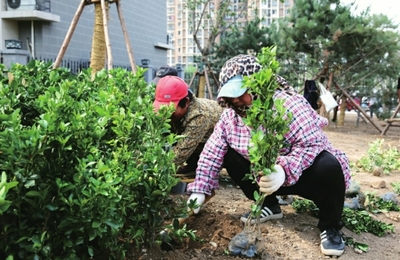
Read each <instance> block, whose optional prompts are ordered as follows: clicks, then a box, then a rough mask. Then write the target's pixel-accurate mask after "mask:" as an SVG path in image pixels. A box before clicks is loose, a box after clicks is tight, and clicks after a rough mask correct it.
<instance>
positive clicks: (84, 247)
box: [0, 61, 178, 259]
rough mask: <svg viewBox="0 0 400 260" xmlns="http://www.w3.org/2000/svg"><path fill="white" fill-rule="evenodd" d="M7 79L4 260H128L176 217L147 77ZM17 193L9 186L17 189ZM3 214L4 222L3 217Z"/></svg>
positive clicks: (51, 73) (114, 73) (16, 75)
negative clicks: (8, 259) (127, 256)
mask: <svg viewBox="0 0 400 260" xmlns="http://www.w3.org/2000/svg"><path fill="white" fill-rule="evenodd" d="M1 69H2V70H3V71H5V73H4V75H2V76H0V96H1V97H2V98H1V100H0V172H4V173H6V175H7V176H8V178H7V180H8V181H9V182H10V183H11V182H12V183H14V184H15V183H16V182H18V184H17V185H16V186H15V187H12V188H10V189H9V190H8V192H7V200H8V201H10V202H11V205H10V206H9V208H8V209H7V210H6V211H5V212H3V214H2V215H0V259H5V258H6V257H9V256H13V257H14V259H89V258H92V257H93V258H94V259H101V258H106V259H109V258H113V259H123V258H124V257H125V254H126V252H127V250H128V248H129V246H132V245H135V246H138V245H141V244H148V245H153V244H154V243H155V242H157V239H159V238H158V237H157V234H158V232H159V231H160V230H161V228H162V226H163V222H164V219H165V218H168V217H169V216H170V215H171V214H173V213H174V211H173V209H172V203H171V198H170V196H169V193H170V190H171V187H172V186H173V185H175V184H176V183H177V182H178V180H177V179H176V178H175V177H173V173H174V172H175V166H174V165H173V164H172V163H171V162H172V159H173V156H174V155H173V153H172V152H169V151H168V149H166V147H168V146H170V145H171V144H172V143H173V142H175V141H176V139H177V137H176V136H174V135H172V134H170V133H169V129H170V125H169V119H168V118H169V115H170V113H171V111H170V110H169V109H165V110H163V111H161V112H160V113H159V114H155V113H154V112H153V108H152V101H153V95H154V94H153V93H154V86H153V85H147V84H146V82H145V81H144V79H143V72H144V71H143V70H142V69H140V68H138V70H139V71H138V73H137V75H135V76H134V75H133V74H132V73H131V72H129V71H125V70H123V69H115V70H110V71H108V72H107V71H100V72H98V73H97V74H96V77H95V79H94V80H91V75H90V70H86V71H83V72H81V73H80V74H78V75H72V74H71V73H70V72H69V71H68V70H66V69H63V68H59V69H52V67H51V64H49V63H40V62H38V61H32V62H31V63H29V64H28V65H26V66H23V65H18V64H17V65H13V67H11V68H10V69H9V70H6V68H5V67H1ZM10 187H11V186H10ZM0 213H1V212H0Z"/></svg>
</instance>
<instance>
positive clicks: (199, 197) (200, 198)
mask: <svg viewBox="0 0 400 260" xmlns="http://www.w3.org/2000/svg"><path fill="white" fill-rule="evenodd" d="M205 199H206V195H205V194H204V193H192V194H190V197H189V199H188V201H187V204H188V205H189V204H190V201H195V203H196V205H197V206H198V207H197V208H195V209H193V213H194V214H197V213H199V211H200V208H201V205H203V203H204V201H205Z"/></svg>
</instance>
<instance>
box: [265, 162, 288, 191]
mask: <svg viewBox="0 0 400 260" xmlns="http://www.w3.org/2000/svg"><path fill="white" fill-rule="evenodd" d="M285 177H286V175H285V170H284V169H283V168H282V166H280V165H278V164H275V166H274V171H273V172H271V174H268V175H263V176H262V177H261V178H260V180H259V181H258V186H260V191H261V192H263V193H265V194H266V195H270V194H272V193H274V192H275V191H277V190H278V189H279V188H280V187H281V186H282V184H283V183H284V182H285Z"/></svg>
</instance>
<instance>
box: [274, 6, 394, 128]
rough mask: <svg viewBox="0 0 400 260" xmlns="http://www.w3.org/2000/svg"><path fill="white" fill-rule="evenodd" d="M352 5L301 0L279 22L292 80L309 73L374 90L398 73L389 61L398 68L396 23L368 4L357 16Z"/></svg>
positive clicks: (278, 37)
mask: <svg viewBox="0 0 400 260" xmlns="http://www.w3.org/2000/svg"><path fill="white" fill-rule="evenodd" d="M350 7H351V5H348V6H343V5H341V4H340V1H339V0H297V1H296V2H295V5H294V7H293V8H292V9H291V12H290V15H289V16H288V17H287V18H286V19H282V20H281V21H279V23H276V24H275V25H274V27H273V30H272V32H273V38H274V42H275V44H277V46H278V58H279V60H280V61H282V63H283V66H282V73H283V74H285V76H287V77H288V78H289V80H291V81H295V80H296V79H301V80H300V81H298V83H300V82H301V83H300V84H303V82H304V78H305V77H308V78H313V79H319V80H321V81H326V80H327V81H328V87H329V86H331V85H333V84H332V82H333V81H334V82H336V83H337V84H338V85H339V86H343V87H344V88H345V89H347V90H348V91H350V92H354V91H356V90H359V91H360V90H362V89H363V88H365V87H366V86H367V90H368V91H370V90H372V88H374V86H376V82H377V81H378V80H381V79H382V78H386V77H392V76H393V75H394V71H392V70H388V67H389V66H390V65H391V66H393V65H394V67H395V68H396V70H397V71H398V68H399V62H398V61H396V60H395V59H397V60H398V55H399V44H398V40H399V34H398V33H396V32H395V31H394V29H396V26H395V25H394V24H393V23H392V22H391V21H390V20H389V19H388V18H387V17H386V16H385V15H372V16H371V15H370V14H369V10H366V11H365V12H363V13H361V15H359V16H354V15H352V14H351V12H350ZM396 78H397V76H396ZM361 83H362V84H363V86H361ZM356 86H360V87H356ZM332 90H335V88H332ZM341 114H342V115H343V117H342V120H341V119H339V124H340V123H341V122H343V121H344V113H341Z"/></svg>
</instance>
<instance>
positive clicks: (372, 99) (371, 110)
mask: <svg viewBox="0 0 400 260" xmlns="http://www.w3.org/2000/svg"><path fill="white" fill-rule="evenodd" d="M376 103H377V100H376V97H370V99H369V103H368V107H369V116H370V117H371V118H372V117H373V116H374V109H375V107H376Z"/></svg>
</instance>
